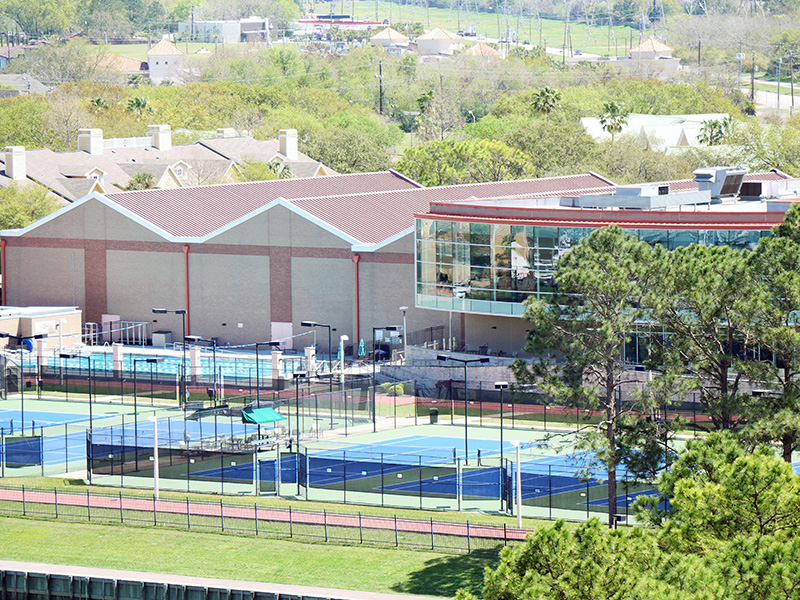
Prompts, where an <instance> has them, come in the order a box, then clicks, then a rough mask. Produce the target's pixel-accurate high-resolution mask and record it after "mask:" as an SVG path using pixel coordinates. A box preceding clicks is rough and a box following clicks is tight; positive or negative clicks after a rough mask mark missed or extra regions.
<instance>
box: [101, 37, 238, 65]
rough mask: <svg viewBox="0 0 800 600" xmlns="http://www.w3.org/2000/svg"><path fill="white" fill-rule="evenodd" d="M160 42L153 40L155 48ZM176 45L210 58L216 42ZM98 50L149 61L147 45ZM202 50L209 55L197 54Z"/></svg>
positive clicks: (235, 46)
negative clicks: (206, 51)
mask: <svg viewBox="0 0 800 600" xmlns="http://www.w3.org/2000/svg"><path fill="white" fill-rule="evenodd" d="M158 42H159V40H158V39H156V38H153V45H154V46H155V45H156V44H157V43H158ZM176 45H177V46H178V48H180V49H181V50H182V51H183V52H185V53H186V54H189V55H191V56H193V57H197V58H208V57H209V56H211V55H213V53H214V42H211V43H206V42H189V43H188V44H187V43H186V42H177V43H176ZM218 47H219V49H220V50H223V49H225V50H231V49H234V50H236V49H240V50H242V51H244V50H245V49H246V48H247V44H219V46H218ZM98 48H99V49H100V52H101V53H103V54H105V53H108V54H121V55H123V56H130V57H131V58H136V59H139V60H147V50H148V49H149V48H148V46H147V44H108V45H102V44H101V45H99V46H98ZM201 48H205V49H206V50H208V51H209V54H197V51H198V50H200V49H201ZM187 49H188V51H187Z"/></svg>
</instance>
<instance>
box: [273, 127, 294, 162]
mask: <svg viewBox="0 0 800 600" xmlns="http://www.w3.org/2000/svg"><path fill="white" fill-rule="evenodd" d="M278 142H280V153H281V154H283V155H284V156H285V157H286V159H287V160H297V155H298V152H297V129H281V130H280V132H279V133H278Z"/></svg>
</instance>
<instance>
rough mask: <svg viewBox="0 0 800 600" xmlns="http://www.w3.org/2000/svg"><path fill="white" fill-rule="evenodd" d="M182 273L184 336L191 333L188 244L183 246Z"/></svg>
mask: <svg viewBox="0 0 800 600" xmlns="http://www.w3.org/2000/svg"><path fill="white" fill-rule="evenodd" d="M183 272H184V280H185V283H184V286H185V290H186V335H189V334H190V332H191V328H190V325H189V323H190V321H189V244H184V245H183Z"/></svg>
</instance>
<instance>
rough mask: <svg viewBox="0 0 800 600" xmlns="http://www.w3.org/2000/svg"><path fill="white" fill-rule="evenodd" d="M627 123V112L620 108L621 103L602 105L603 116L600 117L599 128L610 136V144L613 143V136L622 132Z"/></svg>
mask: <svg viewBox="0 0 800 600" xmlns="http://www.w3.org/2000/svg"><path fill="white" fill-rule="evenodd" d="M627 122H628V111H626V110H624V109H623V108H622V103H621V102H619V103H618V102H614V101H613V100H612V101H611V102H606V103H605V104H604V105H603V114H601V115H600V126H601V127H602V128H603V131H605V132H606V133H610V134H611V142H612V143H613V142H614V136H615V135H617V134H618V133H620V132H621V131H622V128H623V127H624V126H625V124H626V123H627Z"/></svg>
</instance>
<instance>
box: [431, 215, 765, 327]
mask: <svg viewBox="0 0 800 600" xmlns="http://www.w3.org/2000/svg"><path fill="white" fill-rule="evenodd" d="M593 230H594V228H590V227H548V226H532V225H512V224H497V223H469V222H465V221H445V220H434V219H417V227H416V254H417V255H416V268H417V272H416V286H417V305H418V306H421V307H427V308H440V309H444V310H455V311H459V312H471V313H480V314H490V315H522V313H523V310H524V307H523V305H522V303H523V302H524V301H525V300H526V299H527V298H528V297H529V296H531V295H533V296H536V297H537V298H540V299H547V298H548V297H549V296H551V295H552V294H553V292H555V281H554V278H553V274H554V268H555V263H556V261H557V260H558V258H559V257H560V256H562V255H564V254H565V253H567V252H568V251H569V250H570V249H571V248H572V247H573V246H575V245H576V244H577V243H578V242H580V241H581V240H582V239H584V238H585V237H587V236H588V235H589V234H591V232H592V231H593ZM626 231H627V232H628V233H630V234H631V235H634V236H636V237H637V238H638V239H640V240H643V241H646V242H648V243H649V244H652V245H655V244H661V245H663V246H666V247H667V248H669V249H670V250H674V249H675V248H678V247H680V246H688V245H689V244H694V243H700V244H704V245H716V246H721V245H730V246H732V247H734V248H751V249H752V248H755V246H756V245H757V244H758V241H759V240H760V239H761V238H762V237H764V236H766V235H769V230H765V231H759V230H696V229H627V230H626Z"/></svg>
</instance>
